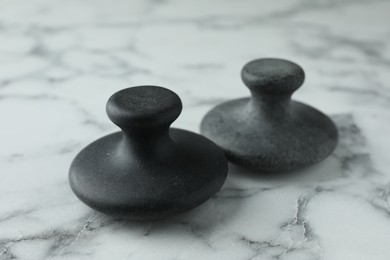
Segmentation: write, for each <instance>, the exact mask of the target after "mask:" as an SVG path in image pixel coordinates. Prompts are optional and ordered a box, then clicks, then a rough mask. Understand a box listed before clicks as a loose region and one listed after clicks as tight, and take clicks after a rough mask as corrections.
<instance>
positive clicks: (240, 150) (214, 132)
mask: <svg viewBox="0 0 390 260" xmlns="http://www.w3.org/2000/svg"><path fill="white" fill-rule="evenodd" d="M241 75H242V79H243V81H244V83H245V84H246V85H247V87H248V88H249V89H250V91H251V93H252V97H251V98H243V99H238V100H233V101H228V102H225V103H223V104H220V105H218V106H216V107H215V108H213V109H212V110H211V111H209V112H208V113H207V115H206V116H205V117H204V119H203V120H202V124H201V133H202V134H203V135H205V136H206V137H208V138H210V139H211V140H213V141H214V142H215V143H216V144H218V145H219V146H220V147H222V148H223V149H224V150H225V152H226V156H227V157H228V158H229V160H230V161H231V162H233V163H235V164H238V165H241V166H244V167H248V168H251V169H254V170H257V171H265V172H281V171H289V170H297V169H300V168H304V167H307V166H310V165H312V164H314V163H318V162H320V161H322V160H323V159H325V158H326V157H327V156H328V155H329V154H330V153H331V152H333V150H334V149H335V147H336V144H337V140H338V134H337V129H336V126H335V125H334V123H333V122H332V121H331V120H330V119H329V118H328V117H327V116H326V115H324V114H323V113H321V112H320V111H318V110H316V109H314V108H312V107H310V106H308V105H305V104H302V103H299V102H295V101H291V100H290V97H291V95H292V93H293V92H294V91H295V90H297V89H298V88H299V87H300V86H301V84H302V83H303V81H304V78H305V76H304V72H303V70H302V68H301V67H300V66H298V65H297V64H295V63H292V62H290V61H287V60H282V59H269V58H268V59H258V60H254V61H251V62H249V63H247V64H246V65H245V66H244V68H243V69H242V73H241Z"/></svg>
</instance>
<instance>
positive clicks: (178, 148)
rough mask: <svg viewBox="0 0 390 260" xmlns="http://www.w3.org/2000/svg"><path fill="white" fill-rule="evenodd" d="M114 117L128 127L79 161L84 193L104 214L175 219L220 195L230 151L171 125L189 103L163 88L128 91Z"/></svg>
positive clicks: (78, 185)
mask: <svg viewBox="0 0 390 260" xmlns="http://www.w3.org/2000/svg"><path fill="white" fill-rule="evenodd" d="M106 110H107V115H108V116H109V118H110V119H111V120H112V122H113V123H115V124H116V125H117V126H119V127H120V128H121V129H122V131H120V132H116V133H113V134H110V135H107V136H105V137H103V138H100V139H98V140H97V141H95V142H93V143H91V144H90V145H88V146H87V147H85V148H84V149H83V150H82V151H81V152H80V153H79V154H78V155H77V156H76V158H75V159H74V160H73V162H72V164H71V166H70V170H69V182H70V186H71V188H72V190H73V192H74V193H75V194H76V196H77V197H78V198H79V199H80V200H81V201H83V202H84V203H85V204H87V205H88V206H90V207H91V208H93V209H95V210H98V211H100V212H103V213H106V214H109V215H113V216H117V217H121V218H127V219H135V220H148V219H158V218H165V217H170V216H173V215H176V214H180V213H183V212H185V211H188V210H190V209H192V208H194V207H196V206H198V205H200V204H201V203H203V202H204V201H206V200H207V199H209V198H210V197H211V196H212V195H214V194H215V193H216V192H217V191H218V190H219V189H220V188H221V186H222V184H223V183H224V181H225V179H226V175H227V160H226V158H225V156H224V153H223V151H222V150H221V149H220V148H219V147H218V146H216V145H215V144H214V143H212V142H211V141H209V140H208V139H206V138H204V137H203V136H201V135H198V134H195V133H192V132H189V131H185V130H181V129H176V128H171V127H170V125H171V123H172V122H173V121H174V120H175V119H176V118H177V117H178V116H179V114H180V112H181V110H182V103H181V100H180V98H179V96H178V95H177V94H175V93H174V92H172V91H170V90H168V89H166V88H162V87H158V86H139V87H133V88H127V89H124V90H121V91H119V92H117V93H115V94H114V95H112V96H111V97H110V99H109V100H108V102H107V106H106Z"/></svg>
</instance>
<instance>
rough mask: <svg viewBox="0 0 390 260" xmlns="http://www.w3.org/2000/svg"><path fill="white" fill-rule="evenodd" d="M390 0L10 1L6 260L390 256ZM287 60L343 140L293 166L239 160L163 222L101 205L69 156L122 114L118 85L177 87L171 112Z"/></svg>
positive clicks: (1, 72)
mask: <svg viewBox="0 0 390 260" xmlns="http://www.w3.org/2000/svg"><path fill="white" fill-rule="evenodd" d="M389 13H390V1H377V0H366V1H363V0H340V1H338V0H315V1H313V0H292V1H274V0H263V1H258V0H241V1H234V0H229V1H227V0H214V1H209V0H201V1H200V0H197V1H195V0H194V1H190V0H187V1H179V0H175V1H174V0H150V1H146V0H145V1H144V0H138V1H133V0H110V1H109V0H69V1H60V0H0V119H1V127H0V259H1V260H4V259H26V260H33V259H137V260H142V259H163V260H165V259H202V260H203V259H213V260H214V259H224V260H229V259H232V260H233V259H234V260H237V259H238V260H240V259H262V260H263V259H264V260H265V259H283V260H290V259H296V260H306V259H310V260H312V259H329V260H338V259H341V260H348V259H353V260H360V259H364V260H366V259H374V260H382V259H383V260H388V259H390V246H389V241H390V182H389V179H390V160H389V152H390V150H389V149H390V138H389V132H390V112H389V108H390V26H389V21H390V20H389V19H390V18H389ZM259 57H280V58H286V59H291V60H293V61H295V62H297V63H299V64H300V65H302V67H303V68H304V69H305V71H306V76H307V77H306V82H305V85H304V86H303V87H302V88H301V89H300V90H299V91H298V93H296V95H295V96H294V98H296V99H297V100H300V101H302V102H306V103H308V104H310V105H313V106H315V107H317V108H319V109H320V110H322V111H323V112H325V113H327V114H329V115H332V117H333V118H334V119H335V121H336V122H337V125H338V127H339V130H340V144H339V146H338V148H337V150H336V152H335V153H334V154H333V155H332V156H331V157H330V158H329V159H327V160H326V161H324V162H323V163H321V164H319V165H317V166H316V167H314V168H312V169H310V170H306V172H305V173H302V174H297V175H296V176H293V177H291V178H288V179H266V178H262V177H260V176H258V175H256V174H253V173H251V172H246V171H244V170H242V169H240V168H237V167H234V166H231V167H230V172H229V176H228V179H227V181H226V184H225V185H224V187H223V189H222V190H221V191H220V192H219V193H218V194H217V195H216V196H215V197H213V198H212V199H210V200H209V201H208V202H206V203H205V204H203V205H202V206H200V207H198V208H197V209H195V210H193V211H191V212H189V213H187V214H185V215H182V216H179V217H177V218H174V219H170V220H166V221H162V222H145V223H136V222H127V221H120V220H115V219H112V218H109V217H106V216H103V215H100V214H98V213H95V212H93V211H92V210H90V209H89V208H88V207H86V206H84V204H82V203H81V202H80V201H79V200H78V199H77V198H76V197H75V196H74V195H73V193H72V192H71V190H70V188H69V185H68V181H67V174H68V167H69V164H70V162H71V160H72V159H73V157H74V156H75V155H76V153H77V152H78V151H79V150H80V149H81V148H82V147H84V146H85V145H87V144H88V143H90V142H91V141H93V140H95V139H96V138H98V137H101V136H103V135H105V134H108V133H111V132H113V131H117V128H116V127H115V126H114V125H113V124H112V123H111V122H110V121H109V120H108V118H107V117H106V115H105V102H106V100H107V98H108V97H109V96H110V95H111V94H112V93H114V92H115V91H117V90H119V89H121V88H125V87H129V86H134V85H142V84H156V85H162V86H165V87H167V88H170V89H172V90H174V91H175V92H177V93H178V94H179V95H180V96H181V97H182V100H183V103H184V111H183V113H182V115H181V117H180V118H179V119H178V120H177V121H176V122H175V123H174V126H175V127H180V128H184V129H189V130H193V131H198V126H199V123H200V120H201V118H202V116H203V115H204V114H205V112H206V111H207V110H208V109H210V108H211V107H212V106H214V105H215V104H218V103H220V102H222V101H225V100H228V99H232V98H237V97H241V96H246V95H248V94H249V93H248V91H247V89H246V88H245V87H244V85H243V84H242V83H241V79H240V76H239V75H240V69H241V67H242V65H243V64H244V63H246V62H247V61H249V60H252V59H254V58H259Z"/></svg>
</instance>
